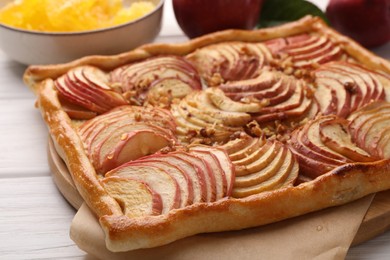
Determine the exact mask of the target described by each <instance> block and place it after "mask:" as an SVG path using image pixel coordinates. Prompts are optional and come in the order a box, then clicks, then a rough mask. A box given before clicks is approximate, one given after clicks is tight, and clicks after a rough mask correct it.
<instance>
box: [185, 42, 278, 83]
mask: <svg viewBox="0 0 390 260" xmlns="http://www.w3.org/2000/svg"><path fill="white" fill-rule="evenodd" d="M186 58H187V59H188V60H189V61H190V62H192V63H193V64H194V66H195V67H196V68H197V69H198V71H199V72H200V74H201V76H202V77H203V78H204V79H205V80H206V82H207V83H208V85H209V86H216V85H219V84H220V83H222V82H225V81H236V80H243V79H248V78H254V77H256V76H257V75H258V74H259V72H260V69H261V68H263V67H264V66H265V65H267V64H268V62H269V61H270V60H272V55H271V53H270V51H269V50H268V48H267V47H266V46H265V45H263V44H261V43H243V42H229V43H228V44H227V43H217V44H212V45H208V46H206V47H203V48H200V49H198V50H196V51H195V52H193V53H191V54H189V55H187V56H186ZM216 75H218V79H216V78H215V77H216Z"/></svg>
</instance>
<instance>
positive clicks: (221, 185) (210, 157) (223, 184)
mask: <svg viewBox="0 0 390 260" xmlns="http://www.w3.org/2000/svg"><path fill="white" fill-rule="evenodd" d="M190 153H191V154H194V155H196V156H198V157H199V158H202V159H203V160H204V161H205V162H206V163H207V164H208V165H209V167H210V170H211V171H210V172H209V173H210V174H211V175H213V178H214V179H215V193H216V198H215V200H220V199H222V198H224V197H225V196H226V195H227V193H226V191H227V180H226V176H225V172H224V171H223V168H222V166H221V164H220V161H219V160H218V158H217V157H216V155H215V154H214V152H213V151H212V148H209V147H207V146H205V147H202V146H191V147H190Z"/></svg>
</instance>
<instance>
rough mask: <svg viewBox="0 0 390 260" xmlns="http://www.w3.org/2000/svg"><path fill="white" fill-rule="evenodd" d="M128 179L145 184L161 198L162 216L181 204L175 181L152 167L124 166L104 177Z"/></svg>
mask: <svg viewBox="0 0 390 260" xmlns="http://www.w3.org/2000/svg"><path fill="white" fill-rule="evenodd" d="M111 176H120V177H128V178H132V179H135V180H140V181H143V182H145V183H146V184H147V185H148V186H149V187H150V188H151V189H152V190H154V191H155V192H156V193H157V194H159V195H160V196H161V200H162V204H163V209H162V212H161V213H162V214H167V213H169V211H170V210H172V209H177V208H179V207H180V204H181V201H180V200H181V194H180V188H179V185H178V184H177V182H176V180H175V179H174V178H173V177H172V176H171V175H169V174H168V173H167V172H166V171H165V170H162V169H160V168H158V167H154V166H144V165H142V166H141V165H131V164H129V165H127V164H124V165H122V166H120V167H118V168H115V169H114V170H112V171H110V172H108V173H107V174H106V177H111Z"/></svg>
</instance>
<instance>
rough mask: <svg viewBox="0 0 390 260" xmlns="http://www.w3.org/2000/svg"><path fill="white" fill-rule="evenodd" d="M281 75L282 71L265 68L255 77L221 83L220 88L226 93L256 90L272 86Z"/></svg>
mask: <svg viewBox="0 0 390 260" xmlns="http://www.w3.org/2000/svg"><path fill="white" fill-rule="evenodd" d="M281 76H282V74H281V73H278V72H274V71H272V72H271V71H267V70H264V71H262V72H261V73H260V74H259V75H258V76H257V77H255V78H250V79H245V80H239V81H228V82H226V83H224V84H221V85H220V86H219V88H221V89H222V90H223V91H224V92H225V93H226V94H229V93H241V92H256V91H260V90H266V89H269V88H271V87H272V86H273V85H275V84H276V83H277V82H278V81H279V80H280V77H281Z"/></svg>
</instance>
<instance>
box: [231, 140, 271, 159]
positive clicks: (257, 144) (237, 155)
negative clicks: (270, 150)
mask: <svg viewBox="0 0 390 260" xmlns="http://www.w3.org/2000/svg"><path fill="white" fill-rule="evenodd" d="M265 143H266V141H265V138H252V139H251V141H250V143H248V145H246V146H245V147H243V149H241V150H239V151H236V152H234V153H230V154H229V158H230V159H231V160H232V161H235V162H236V161H240V160H245V158H246V157H247V156H248V155H250V154H252V153H254V152H255V151H257V150H259V149H260V148H261V147H263V146H264V144H265Z"/></svg>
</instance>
